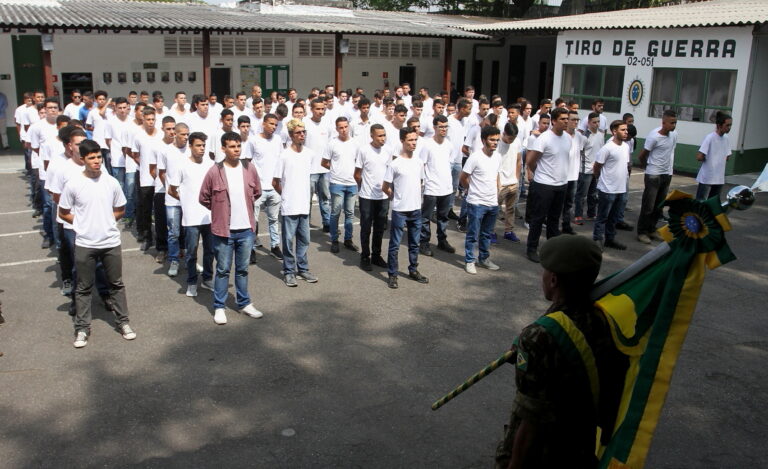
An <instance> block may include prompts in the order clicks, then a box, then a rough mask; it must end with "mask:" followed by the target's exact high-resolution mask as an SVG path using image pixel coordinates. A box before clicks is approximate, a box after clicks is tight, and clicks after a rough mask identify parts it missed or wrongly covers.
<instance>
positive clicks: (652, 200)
mask: <svg viewBox="0 0 768 469" xmlns="http://www.w3.org/2000/svg"><path fill="white" fill-rule="evenodd" d="M675 127H677V114H675V111H673V110H671V109H668V110H666V111H664V114H663V116H662V118H661V127H656V128H655V129H653V130H651V132H650V133H649V134H648V136H647V137H646V138H645V143H644V144H643V150H642V151H641V152H640V154H639V155H638V159H639V160H640V166H641V167H642V168H645V175H644V176H643V182H644V183H645V188H644V189H643V198H642V203H641V205H640V215H639V216H638V219H637V240H638V241H640V242H641V243H644V244H651V239H656V240H661V237H659V235H657V234H656V223H657V222H658V221H659V218H660V217H661V213H662V212H661V209H660V208H659V205H661V203H662V202H663V201H664V199H666V198H667V192H669V184H670V183H671V182H672V170H673V168H674V162H675V146H676V145H677V132H676V131H675Z"/></svg>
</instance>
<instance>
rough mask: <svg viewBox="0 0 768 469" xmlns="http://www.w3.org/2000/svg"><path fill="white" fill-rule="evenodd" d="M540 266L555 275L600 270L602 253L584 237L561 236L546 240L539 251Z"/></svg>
mask: <svg viewBox="0 0 768 469" xmlns="http://www.w3.org/2000/svg"><path fill="white" fill-rule="evenodd" d="M540 256H541V257H540V258H541V265H542V267H544V268H545V269H547V270H549V271H550V272H554V273H556V274H570V273H574V272H579V271H581V270H593V269H600V264H601V263H602V261H603V253H602V252H601V251H600V247H599V246H598V245H597V243H595V242H594V241H592V240H591V239H589V238H586V237H584V236H578V235H576V236H571V235H561V236H557V237H554V238H551V239H549V240H547V242H546V243H544V245H543V246H542V248H541V251H540Z"/></svg>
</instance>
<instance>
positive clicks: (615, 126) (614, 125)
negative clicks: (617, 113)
mask: <svg viewBox="0 0 768 469" xmlns="http://www.w3.org/2000/svg"><path fill="white" fill-rule="evenodd" d="M621 125H627V123H626V122H624V121H623V120H621V119H616V120H615V121H613V122H611V132H613V131H614V130H616V129H618V128H619V126H621Z"/></svg>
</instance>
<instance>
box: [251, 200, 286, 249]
mask: <svg viewBox="0 0 768 469" xmlns="http://www.w3.org/2000/svg"><path fill="white" fill-rule="evenodd" d="M282 200H283V199H281V198H280V194H278V193H277V191H276V190H268V191H266V190H265V191H263V192H262V193H261V197H259V200H257V201H256V203H255V204H253V217H254V218H255V219H256V234H257V235H258V233H259V225H258V223H259V213H260V212H261V210H262V208H263V209H264V212H266V214H267V224H268V225H269V247H271V248H273V247H275V246H279V245H280V223H279V216H280V202H281V201H282ZM253 248H254V249H256V243H255V242H254V244H253Z"/></svg>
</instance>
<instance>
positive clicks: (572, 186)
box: [560, 110, 587, 235]
mask: <svg viewBox="0 0 768 469" xmlns="http://www.w3.org/2000/svg"><path fill="white" fill-rule="evenodd" d="M578 125H579V113H578V112H576V111H572V110H569V111H568V128H567V129H566V132H568V135H570V136H571V152H570V156H569V158H568V186H567V187H566V188H565V200H563V215H562V223H561V228H560V231H561V232H563V233H565V234H571V235H573V234H576V232H575V231H573V227H572V226H571V220H572V219H573V214H572V212H571V209H572V208H573V203H574V199H575V198H576V186H577V183H578V181H579V167H580V166H581V160H582V154H583V153H584V148H585V147H586V146H587V138H586V137H585V136H584V135H582V134H581V132H576V127H577V126H578Z"/></svg>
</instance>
